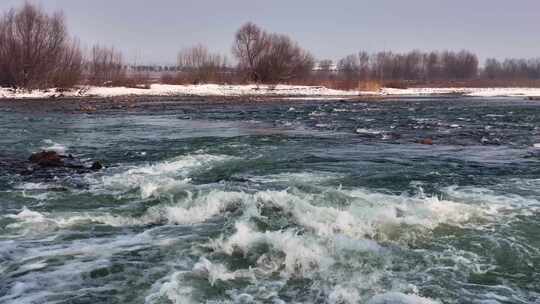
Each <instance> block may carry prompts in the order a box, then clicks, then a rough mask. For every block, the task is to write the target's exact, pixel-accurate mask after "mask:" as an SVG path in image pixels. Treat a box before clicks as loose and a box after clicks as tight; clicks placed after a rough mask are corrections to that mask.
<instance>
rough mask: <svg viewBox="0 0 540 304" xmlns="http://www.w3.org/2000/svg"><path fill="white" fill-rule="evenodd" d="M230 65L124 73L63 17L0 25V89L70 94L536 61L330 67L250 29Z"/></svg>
mask: <svg viewBox="0 0 540 304" xmlns="http://www.w3.org/2000/svg"><path fill="white" fill-rule="evenodd" d="M231 54H232V60H229V58H228V57H227V56H226V55H222V54H219V53H214V52H211V51H209V50H208V48H207V47H205V46H204V45H202V44H198V45H195V46H192V47H189V48H186V49H183V50H181V51H180V52H179V53H178V56H177V63H176V66H168V67H159V68H156V67H154V66H130V65H128V64H126V62H125V60H124V57H123V55H122V52H120V51H119V50H117V49H115V48H114V47H108V46H102V45H94V46H92V47H91V48H90V49H89V50H86V51H83V50H82V48H81V47H80V43H79V41H78V39H77V38H75V37H74V36H71V35H70V34H69V32H68V29H67V26H66V23H65V17H64V15H63V14H62V13H61V12H56V13H52V14H47V13H46V12H44V11H43V10H42V9H41V8H40V7H38V6H35V5H32V4H30V3H28V2H27V3H25V4H24V5H22V6H21V7H19V8H16V9H10V10H8V11H7V12H5V13H4V14H3V16H1V17H0V86H4V87H21V88H50V87H57V88H69V87H73V86H75V85H78V84H91V85H111V86H113V85H127V86H136V85H139V84H141V83H148V82H149V77H148V73H149V71H159V72H160V73H161V75H162V77H161V82H165V83H177V84H185V83H208V82H214V83H269V84H273V83H294V84H325V85H329V86H337V85H338V84H339V85H340V86H341V87H344V88H357V87H358V84H359V83H369V82H376V83H378V84H379V85H389V84H392V83H407V82H421V83H426V84H428V83H432V82H441V81H443V82H444V81H447V82H452V81H471V80H479V79H482V80H503V81H504V80H539V79H540V59H506V60H503V61H499V60H497V59H487V60H486V61H485V64H484V66H483V67H480V64H479V60H478V57H477V56H476V54H474V53H472V52H470V51H467V50H462V51H432V52H422V51H419V50H413V51H410V52H403V53H396V52H391V51H383V52H376V53H368V52H365V51H360V52H358V53H356V54H351V55H347V56H345V57H343V58H342V59H340V60H338V61H336V62H334V61H332V60H319V61H317V60H316V59H315V57H314V56H313V55H312V54H311V53H310V52H309V51H308V50H306V49H304V48H302V47H301V46H300V45H299V44H298V43H297V42H296V41H294V40H293V39H291V38H290V37H289V36H287V35H285V34H280V33H272V32H268V31H266V30H264V29H262V28H260V27H259V26H257V25H256V24H254V23H251V22H249V23H246V24H244V25H243V26H241V27H240V29H238V31H237V32H236V34H235V36H234V40H233V43H232V48H231Z"/></svg>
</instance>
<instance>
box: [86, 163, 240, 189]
mask: <svg viewBox="0 0 540 304" xmlns="http://www.w3.org/2000/svg"><path fill="white" fill-rule="evenodd" d="M233 159H235V158H234V157H232V156H226V155H211V154H190V155H184V156H179V157H176V158H174V159H171V160H166V161H162V162H158V163H155V164H148V165H143V166H137V167H132V168H128V169H127V170H126V169H124V171H123V172H120V173H116V174H113V175H110V176H104V177H102V178H101V180H97V181H96V180H94V181H91V183H92V184H93V186H94V187H93V190H94V191H97V190H100V189H101V190H105V191H112V192H115V193H126V192H128V191H132V190H138V191H139V194H140V197H141V198H142V199H147V198H150V197H153V196H156V195H158V194H159V193H166V192H169V191H171V190H173V189H177V188H179V189H182V187H183V186H185V185H186V184H188V183H189V182H190V181H191V178H190V175H191V174H193V173H195V172H197V171H198V170H204V169H210V168H211V167H212V166H213V165H216V164H219V163H222V162H225V161H228V160H233Z"/></svg>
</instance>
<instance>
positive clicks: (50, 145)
mask: <svg viewBox="0 0 540 304" xmlns="http://www.w3.org/2000/svg"><path fill="white" fill-rule="evenodd" d="M43 143H44V144H45V145H44V146H42V147H41V149H42V150H46V151H54V152H56V153H58V154H65V153H66V151H67V150H68V148H67V147H66V146H64V145H62V144H59V143H57V142H54V141H52V140H50V139H44V140H43Z"/></svg>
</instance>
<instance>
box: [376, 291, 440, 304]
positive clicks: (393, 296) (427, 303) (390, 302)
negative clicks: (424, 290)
mask: <svg viewBox="0 0 540 304" xmlns="http://www.w3.org/2000/svg"><path fill="white" fill-rule="evenodd" d="M437 303H441V302H439V301H435V300H432V299H429V298H424V297H420V296H417V295H415V294H404V293H401V292H388V293H384V294H380V295H376V296H374V297H373V298H371V299H370V300H369V301H368V302H367V304H437Z"/></svg>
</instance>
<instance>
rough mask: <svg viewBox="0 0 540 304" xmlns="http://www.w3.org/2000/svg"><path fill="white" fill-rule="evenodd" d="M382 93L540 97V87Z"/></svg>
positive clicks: (392, 91)
mask: <svg viewBox="0 0 540 304" xmlns="http://www.w3.org/2000/svg"><path fill="white" fill-rule="evenodd" d="M380 94H381V95H402V96H405V95H410V96H426V95H448V94H461V95H465V96H471V97H539V96H540V88H410V89H392V88H383V89H382V90H381V92H380Z"/></svg>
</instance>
